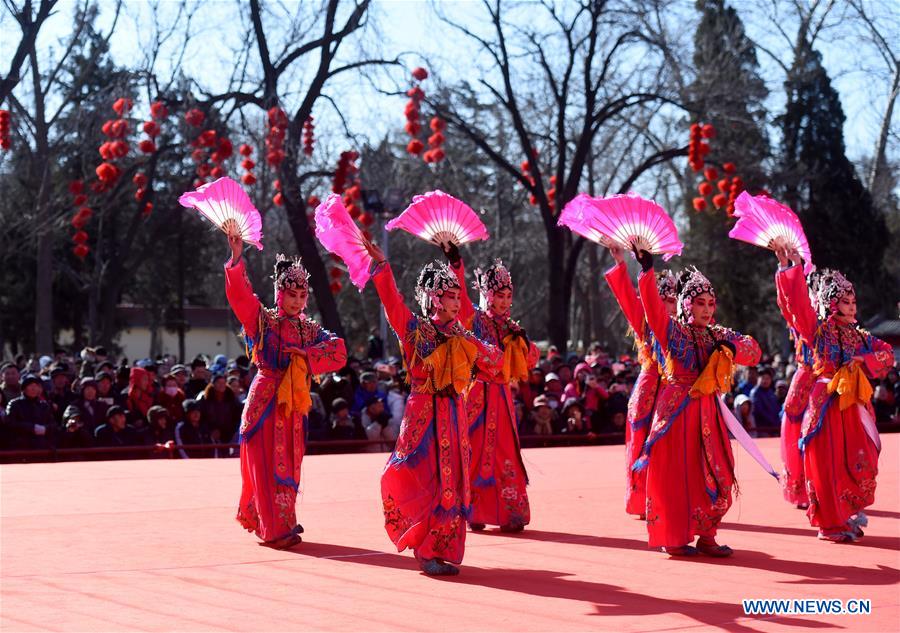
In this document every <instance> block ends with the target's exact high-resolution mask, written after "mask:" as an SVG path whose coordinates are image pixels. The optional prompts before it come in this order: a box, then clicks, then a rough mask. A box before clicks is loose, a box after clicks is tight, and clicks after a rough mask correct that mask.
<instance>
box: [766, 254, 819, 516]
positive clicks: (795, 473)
mask: <svg viewBox="0 0 900 633" xmlns="http://www.w3.org/2000/svg"><path fill="white" fill-rule="evenodd" d="M776 255H777V256H778V265H779V268H778V270H779V271H782V270H784V269H786V268H787V267H788V265H789V262H788V259H787V252H786V251H785V250H784V249H779V250H777V251H776ZM816 275H817V273H811V274H810V276H809V277H808V278H807V283H808V284H809V293H810V298H811V299H814V297H815V291H814V289H813V278H814V276H816ZM775 290H776V293H777V302H778V308H779V309H780V310H781V315H782V316H783V317H784V320H785V322H786V323H787V326H788V330H789V331H790V335H791V340H792V341H793V342H794V362H795V363H796V365H797V371H795V372H794V375H793V376H792V377H791V384H790V386H789V387H788V393H787V397H786V398H785V400H784V405H783V407H782V412H781V462H782V464H783V469H782V472H781V489H782V492H783V494H784V500H785V501H787V502H788V503H791V504H793V505H794V506H795V507H797V508H799V509H801V510H805V509H806V508H808V507H809V498H808V497H807V494H806V477H805V476H804V474H803V453H801V452H800V445H799V441H800V431H801V427H802V422H803V414H804V413H806V409H807V406H808V405H809V394H810V392H811V391H812V387H813V384H815V382H816V377H815V373H814V372H813V364H812V363H813V356H812V350H810V349H809V346H808V345H807V344H806V343H804V342H803V339H802V338H801V337H800V334H799V333H798V332H797V328H796V327H795V326H794V314H793V313H792V312H791V311H790V310H788V308H787V297H786V296H785V292H784V287H783V284H782V276H781V275H779V274H777V273H776V275H775Z"/></svg>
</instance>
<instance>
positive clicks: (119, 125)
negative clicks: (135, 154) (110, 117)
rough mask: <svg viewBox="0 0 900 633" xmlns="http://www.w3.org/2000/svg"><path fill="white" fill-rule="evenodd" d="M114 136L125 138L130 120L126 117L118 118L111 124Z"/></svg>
mask: <svg viewBox="0 0 900 633" xmlns="http://www.w3.org/2000/svg"><path fill="white" fill-rule="evenodd" d="M110 131H111V132H112V137H113V138H125V136H127V134H128V121H126V120H125V119H116V120H115V121H113V122H112V125H111V126H110Z"/></svg>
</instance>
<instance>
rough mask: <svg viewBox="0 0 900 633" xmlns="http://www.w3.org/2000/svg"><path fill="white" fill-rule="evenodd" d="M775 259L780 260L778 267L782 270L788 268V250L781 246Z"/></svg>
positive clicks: (776, 251) (776, 252) (776, 250)
mask: <svg viewBox="0 0 900 633" xmlns="http://www.w3.org/2000/svg"><path fill="white" fill-rule="evenodd" d="M775 257H777V258H778V267H779V268H781V269H784V268H787V267H788V257H787V249H786V248H784V247H783V246H779V247H778V248H776V249H775Z"/></svg>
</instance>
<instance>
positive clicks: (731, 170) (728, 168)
mask: <svg viewBox="0 0 900 633" xmlns="http://www.w3.org/2000/svg"><path fill="white" fill-rule="evenodd" d="M722 171H724V172H725V173H726V174H733V173H734V171H735V166H734V163H725V164H724V165H722Z"/></svg>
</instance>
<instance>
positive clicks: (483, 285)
mask: <svg viewBox="0 0 900 633" xmlns="http://www.w3.org/2000/svg"><path fill="white" fill-rule="evenodd" d="M472 287H473V288H475V290H477V291H478V293H479V295H480V297H481V298H480V299H479V304H480V305H481V309H482V310H484V309H486V308H487V307H488V305H490V303H491V300H492V299H493V295H494V293H495V292H497V291H498V290H502V289H503V288H509V289H510V290H512V289H513V282H512V275H510V274H509V269H508V268H507V267H506V266H504V265H503V262H502V261H500V259H499V258H498V259H495V260H494V263H493V264H492V265H490V266H488V267H487V268H486V269H485V270H482V269H481V268H476V269H475V283H473V284H472Z"/></svg>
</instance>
